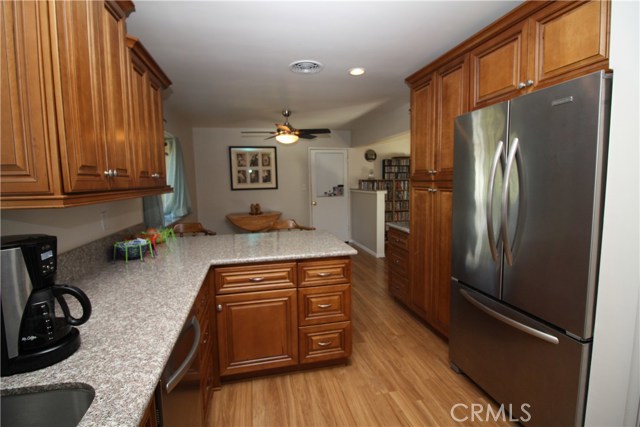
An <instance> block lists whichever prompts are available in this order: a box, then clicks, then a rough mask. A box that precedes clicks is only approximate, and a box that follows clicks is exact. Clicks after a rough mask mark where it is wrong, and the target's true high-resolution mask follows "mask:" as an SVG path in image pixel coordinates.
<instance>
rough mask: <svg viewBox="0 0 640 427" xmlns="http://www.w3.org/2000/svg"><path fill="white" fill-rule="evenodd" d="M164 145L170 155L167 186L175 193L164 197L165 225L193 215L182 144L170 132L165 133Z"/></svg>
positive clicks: (168, 158)
mask: <svg viewBox="0 0 640 427" xmlns="http://www.w3.org/2000/svg"><path fill="white" fill-rule="evenodd" d="M164 143H165V151H166V152H167V153H168V154H169V155H168V157H167V184H169V185H170V186H172V187H173V193H168V194H163V195H162V205H163V206H164V223H165V224H171V223H172V222H174V221H177V220H179V219H180V218H182V217H185V216H187V215H189V214H190V213H191V199H190V198H189V189H188V187H187V180H186V175H185V169H184V159H183V157H182V144H180V140H179V139H178V138H176V137H175V136H173V135H172V134H170V133H169V132H165V133H164Z"/></svg>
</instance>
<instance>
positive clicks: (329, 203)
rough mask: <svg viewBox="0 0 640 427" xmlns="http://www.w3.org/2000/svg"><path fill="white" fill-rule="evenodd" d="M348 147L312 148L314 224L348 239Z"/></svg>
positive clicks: (312, 209) (311, 189)
mask: <svg viewBox="0 0 640 427" xmlns="http://www.w3.org/2000/svg"><path fill="white" fill-rule="evenodd" d="M347 160H348V159H347V149H346V148H327V149H324V148H310V149H309V172H310V175H311V176H310V181H311V185H310V195H311V221H310V222H311V225H312V226H313V227H315V228H316V229H318V230H325V231H328V232H330V233H332V234H334V235H336V236H337V237H338V238H339V239H341V240H344V241H345V242H346V241H348V240H349V215H350V213H349V212H350V209H349V208H350V206H349V189H348V188H347V180H348V172H347V171H348V169H347V165H348V162H347Z"/></svg>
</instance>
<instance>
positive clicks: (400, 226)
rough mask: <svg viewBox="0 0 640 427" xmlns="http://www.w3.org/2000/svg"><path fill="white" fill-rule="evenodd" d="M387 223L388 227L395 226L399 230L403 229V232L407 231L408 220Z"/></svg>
mask: <svg viewBox="0 0 640 427" xmlns="http://www.w3.org/2000/svg"><path fill="white" fill-rule="evenodd" d="M387 225H388V226H389V227H392V228H395V229H396V230H400V231H404V232H405V233H409V221H401V222H388V223H387Z"/></svg>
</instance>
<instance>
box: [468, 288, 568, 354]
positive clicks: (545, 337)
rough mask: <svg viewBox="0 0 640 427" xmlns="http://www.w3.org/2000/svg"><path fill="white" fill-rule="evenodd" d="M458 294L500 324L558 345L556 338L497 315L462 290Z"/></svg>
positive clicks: (499, 314)
mask: <svg viewBox="0 0 640 427" xmlns="http://www.w3.org/2000/svg"><path fill="white" fill-rule="evenodd" d="M460 294H461V295H462V296H463V297H464V299H466V300H467V301H468V302H469V303H471V304H472V305H474V306H475V307H476V308H478V309H479V310H481V311H483V312H485V313H486V314H488V315H489V316H491V317H493V318H494V319H496V320H499V321H501V322H502V323H505V324H507V325H509V326H511V327H513V328H516V329H518V330H520V331H522V332H524V333H526V334H529V335H531V336H534V337H536V338H538V339H541V340H543V341H546V342H548V343H551V344H559V343H560V341H559V340H558V338H557V337H554V336H553V335H550V334H547V333H546V332H542V331H539V330H538V329H535V328H532V327H531V326H527V325H525V324H523V323H520V322H516V321H515V320H513V319H511V318H509V317H507V316H505V315H504V314H501V313H498V312H497V311H495V310H493V309H491V308H489V307H487V306H486V305H484V304H483V303H481V302H480V301H478V300H477V299H475V298H474V297H473V296H471V294H469V292H467V291H466V290H464V289H460Z"/></svg>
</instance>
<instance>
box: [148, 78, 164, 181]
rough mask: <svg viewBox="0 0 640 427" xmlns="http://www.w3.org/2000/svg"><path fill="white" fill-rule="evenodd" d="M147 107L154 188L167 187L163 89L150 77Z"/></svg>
mask: <svg viewBox="0 0 640 427" xmlns="http://www.w3.org/2000/svg"><path fill="white" fill-rule="evenodd" d="M147 96H148V99H147V106H148V108H149V139H148V140H147V141H148V146H147V149H148V150H149V152H150V153H151V170H152V173H151V177H152V178H153V179H154V185H153V186H154V187H163V186H165V185H166V182H167V179H166V178H167V177H166V164H165V154H164V123H163V120H164V117H163V115H162V87H161V85H160V82H158V80H157V79H156V78H155V77H154V76H153V75H151V74H150V75H149V90H148V91H147Z"/></svg>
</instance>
